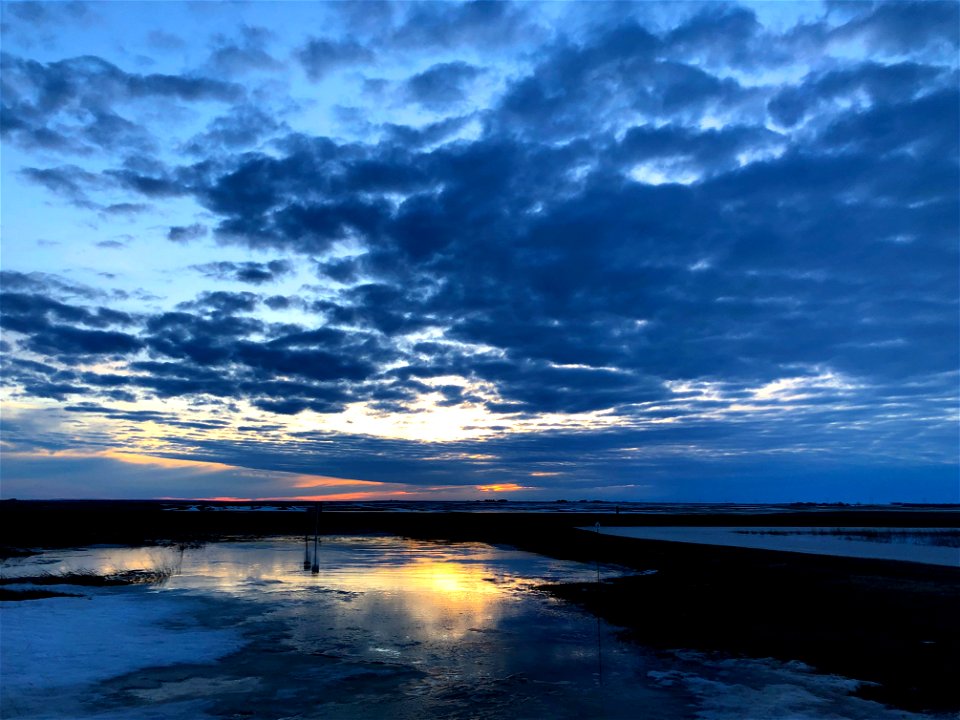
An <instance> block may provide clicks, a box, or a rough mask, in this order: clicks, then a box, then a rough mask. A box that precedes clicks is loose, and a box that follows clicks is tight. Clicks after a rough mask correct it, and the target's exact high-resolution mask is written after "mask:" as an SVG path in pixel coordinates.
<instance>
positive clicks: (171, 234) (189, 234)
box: [167, 223, 207, 242]
mask: <svg viewBox="0 0 960 720" xmlns="http://www.w3.org/2000/svg"><path fill="white" fill-rule="evenodd" d="M206 235H207V226H206V225H203V224H201V223H194V224H193V225H176V226H174V227H172V228H170V229H169V230H168V231H167V240H172V241H173V242H190V241H191V240H197V239H199V238H202V237H206Z"/></svg>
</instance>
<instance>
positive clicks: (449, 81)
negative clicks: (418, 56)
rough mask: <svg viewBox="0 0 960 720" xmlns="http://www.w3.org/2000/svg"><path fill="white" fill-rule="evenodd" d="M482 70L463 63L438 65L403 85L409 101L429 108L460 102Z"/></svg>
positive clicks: (418, 74)
mask: <svg viewBox="0 0 960 720" xmlns="http://www.w3.org/2000/svg"><path fill="white" fill-rule="evenodd" d="M481 74H483V70H482V69H480V68H478V67H475V66H473V65H470V64H468V63H465V62H450V63H440V64H438V65H434V66H432V67H430V68H427V69H426V70H424V71H423V72H421V73H417V74H416V75H414V76H413V77H411V78H410V79H409V80H407V81H406V82H405V83H404V91H405V93H406V96H407V98H408V99H409V100H411V101H413V102H415V103H419V104H421V105H424V106H426V107H431V108H442V107H445V106H447V105H452V104H456V103H459V102H462V101H463V100H464V99H466V97H467V92H468V90H469V85H470V83H472V82H473V81H474V80H476V79H477V78H478V77H479V76H480V75H481Z"/></svg>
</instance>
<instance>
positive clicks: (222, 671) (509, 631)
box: [2, 537, 908, 720]
mask: <svg viewBox="0 0 960 720" xmlns="http://www.w3.org/2000/svg"><path fill="white" fill-rule="evenodd" d="M318 550H319V551H318V552H317V553H316V554H314V553H313V544H312V542H308V543H306V544H305V543H304V542H303V541H302V540H301V541H297V540H292V539H269V540H259V541H237V542H223V543H212V544H208V545H205V546H202V547H197V548H185V547H169V548H156V547H153V548H113V547H90V548H78V549H75V550H67V551H57V552H48V553H44V554H43V555H40V556H35V557H31V558H24V559H19V560H14V561H8V562H7V563H5V564H4V566H3V572H4V574H5V575H6V576H8V577H11V576H15V575H19V576H26V575H30V574H36V573H37V572H38V571H46V572H51V573H59V572H64V571H76V570H81V569H86V570H93V571H96V572H99V573H113V572H122V571H125V570H143V569H147V570H162V571H164V572H166V573H169V575H170V577H169V579H168V580H167V581H166V582H165V583H164V584H163V585H160V586H152V587H146V586H137V587H120V588H101V589H94V590H90V589H87V588H84V589H83V592H84V593H85V595H86V597H84V598H50V599H46V600H37V601H29V602H15V603H4V606H3V630H4V631H3V634H2V650H3V657H2V661H3V708H2V715H3V717H4V718H27V717H32V718H58V719H62V718H75V719H77V720H83V719H86V718H99V719H100V720H106V719H107V718H109V719H110V720H114V719H116V718H129V717H138V718H201V719H202V718H224V717H245V718H251V717H252V718H304V719H309V718H330V717H335V718H338V720H341V719H342V720H350V719H351V718H391V719H392V718H410V719H411V720H413V719H414V718H416V719H418V720H419V719H421V718H430V717H442V718H491V719H493V720H498V719H504V720H505V719H507V718H561V719H562V718H592V717H607V718H638V717H643V718H650V719H651V720H657V719H658V718H663V719H666V718H703V719H704V720H713V719H727V718H730V719H732V718H744V717H769V718H798V717H805V718H817V717H825V718H826V717H829V718H851V719H853V720H863V719H866V718H870V719H871V720H875V719H881V718H903V717H908V715H906V714H904V713H898V712H895V711H891V710H888V709H886V708H883V707H882V706H879V705H876V704H874V703H870V702H866V701H863V700H860V699H857V698H854V697H851V696H850V695H849V693H850V691H852V690H853V689H854V688H855V687H856V686H857V683H856V681H854V680H849V679H845V678H836V677H829V676H822V675H818V674H817V673H815V672H813V671H812V670H811V669H809V668H806V667H804V666H802V665H799V664H795V663H780V662H775V661H772V660H763V659H759V660H744V659H733V658H727V657H723V656H719V655H705V654H701V653H690V652H674V653H653V652H651V651H648V650H645V649H644V648H642V647H639V646H636V645H633V644H630V643H626V642H623V641H621V640H620V639H619V638H618V636H617V633H616V629H615V628H611V627H608V626H607V625H606V624H604V623H601V622H598V621H597V620H596V618H594V617H592V616H590V615H588V614H586V613H584V612H582V611H580V610H579V609H577V608H575V607H572V606H570V605H567V604H564V603H562V602H560V601H558V600H556V599H554V598H552V597H550V596H548V595H546V594H544V593H542V592H539V591H538V590H537V589H536V586H537V585H538V584H540V583H544V582H564V581H596V577H597V571H598V568H597V566H595V565H590V564H582V563H574V562H567V561H560V560H553V559H549V558H546V557H542V556H538V555H534V554H531V553H525V552H520V551H517V550H513V549H510V548H503V547H494V546H490V545H485V544H479V543H456V544H449V543H436V542H425V541H414V540H404V539H400V538H396V537H328V538H324V539H323V542H322V544H320V546H319V548H318ZM314 561H316V565H317V571H316V572H313V571H312V567H313V565H314ZM599 571H600V574H601V575H603V576H609V575H611V574H614V573H616V572H617V570H616V568H611V567H603V566H601V567H600V568H599ZM68 589H69V588H68ZM637 612H638V613H641V614H642V613H643V612H644V609H643V608H642V607H638V608H637ZM650 621H651V622H656V618H651V619H650ZM757 707H763V708H764V710H763V714H762V715H751V713H752V712H754V710H753V709H755V708H757Z"/></svg>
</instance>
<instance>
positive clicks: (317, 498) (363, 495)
mask: <svg viewBox="0 0 960 720" xmlns="http://www.w3.org/2000/svg"><path fill="white" fill-rule="evenodd" d="M377 484H380V485H382V484H383V483H377ZM412 494H414V493H410V492H407V491H406V490H392V491H379V492H378V491H373V492H352V493H332V494H330V495H297V496H294V497H287V498H274V499H275V500H296V501H297V502H323V501H325V500H329V501H336V500H346V501H350V500H386V499H388V498H395V497H397V496H410V495H412Z"/></svg>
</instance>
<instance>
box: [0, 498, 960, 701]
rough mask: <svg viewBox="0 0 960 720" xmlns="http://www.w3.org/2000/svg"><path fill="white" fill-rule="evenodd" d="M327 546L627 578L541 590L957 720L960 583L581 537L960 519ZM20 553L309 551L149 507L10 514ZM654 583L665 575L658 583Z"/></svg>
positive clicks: (429, 517)
mask: <svg viewBox="0 0 960 720" xmlns="http://www.w3.org/2000/svg"><path fill="white" fill-rule="evenodd" d="M328 507H329V506H325V508H324V512H323V513H322V515H321V533H322V534H324V535H338V534H344V535H350V534H391V535H397V536H401V537H413V538H418V539H429V540H439V541H449V542H459V541H474V542H486V543H490V544H494V545H510V546H513V547H516V548H518V549H520V550H525V551H529V552H535V553H539V554H542V555H547V556H551V557H557V558H563V559H568V560H579V561H582V562H588V563H601V564H602V565H605V566H620V567H622V568H623V569H624V570H625V571H626V572H634V573H641V574H626V575H624V576H622V577H614V578H607V579H604V580H603V582H602V583H601V584H600V585H599V586H598V585H597V584H596V583H567V584H562V585H547V586H542V587H541V588H540V590H541V591H543V592H547V593H549V594H551V595H552V596H554V597H557V598H560V599H562V600H564V601H568V602H572V603H575V604H577V605H579V606H581V607H583V608H585V609H586V610H588V611H589V612H591V613H593V614H595V615H597V616H599V617H601V618H603V619H604V620H606V621H608V622H610V623H611V624H613V625H615V626H618V627H621V628H623V633H624V634H625V636H626V637H628V638H629V639H631V640H633V641H635V642H637V643H639V644H642V645H644V646H647V647H651V648H655V649H660V650H670V649H691V650H697V651H705V652H719V653H723V654H728V655H731V656H743V657H754V658H764V657H772V658H776V659H778V660H783V661H790V660H795V661H801V662H803V663H806V664H807V665H810V666H812V667H814V668H815V669H816V670H817V671H818V672H821V673H827V674H837V675H842V676H845V677H849V678H853V679H856V680H860V681H864V683H866V684H863V685H861V687H860V688H859V690H858V691H857V692H856V694H857V695H858V696H860V697H863V698H866V699H871V700H876V701H879V702H882V703H884V704H887V705H891V706H894V707H897V708H901V709H904V710H910V711H928V712H956V711H960V692H958V691H957V689H956V682H955V679H956V677H960V613H957V612H956V608H958V607H960V568H952V567H945V566H934V565H921V564H917V563H910V562H898V561H889V560H876V559H858V558H847V557H831V556H820V555H805V554H800V553H789V552H780V551H775V550H762V549H751V548H737V547H727V546H717V545H694V544H689V543H679V542H670V541H660V540H644V539H631V538H623V537H615V536H610V535H600V536H597V535H596V534H595V533H588V532H584V531H583V530H577V529H575V528H576V527H577V526H580V527H584V526H587V527H589V526H592V525H593V524H594V523H595V522H601V523H602V524H610V525H613V524H614V523H615V524H617V525H619V526H627V525H634V526H677V525H688V526H703V527H707V526H712V527H718V526H725V525H727V526H728V525H731V524H736V525H738V526H743V527H751V526H753V527H778V526H779V527H790V526H798V525H804V526H821V527H841V526H855V527H957V520H958V519H960V515H958V514H957V513H956V512H951V511H949V510H945V511H924V512H914V511H907V510H902V509H898V510H895V511H892V512H889V513H884V512H882V511H876V510H870V511H856V510H846V509H844V510H835V511H818V512H815V513H802V512H784V513H777V514H770V513H764V514H758V515H743V514H738V515H736V516H735V517H732V516H731V515H729V514H724V515H714V516H704V515H698V516H691V515H688V516H682V515H669V516H667V515H630V514H620V515H613V514H612V513H579V512H578V513H567V512H563V513H520V512H503V513H490V512H483V513H462V512H449V513H443V512H440V513H410V512H383V511H381V512H376V511H374V512H336V511H330V510H329V509H328ZM0 508H2V520H3V523H2V530H0V545H3V546H5V547H6V548H7V549H8V552H9V551H10V550H11V549H12V548H31V547H66V546H74V547H75V546H84V545H91V544H107V543H109V544H132V545H136V544H150V543H153V542H160V541H165V540H166V541H171V540H174V541H184V540H188V541H201V542H202V541H215V540H217V539H223V538H225V537H238V536H267V535H286V536H299V537H302V536H303V535H304V534H306V533H309V534H311V535H312V532H313V527H314V520H315V515H314V513H313V512H310V511H309V510H308V511H307V512H304V511H303V510H301V511H299V512H243V511H238V512H203V511H200V512H168V511H164V510H162V509H161V506H160V505H159V504H155V503H144V502H130V503H124V502H116V501H115V502H111V503H96V502H84V503H49V502H47V503H40V502H37V503H33V502H28V501H16V502H9V501H5V502H3V503H0ZM649 571H656V572H652V573H651V572H649Z"/></svg>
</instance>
